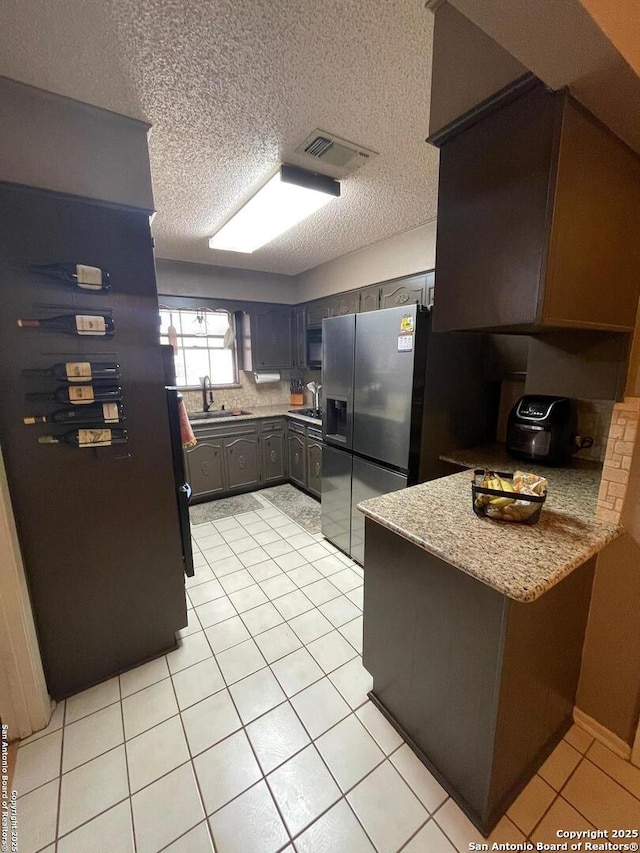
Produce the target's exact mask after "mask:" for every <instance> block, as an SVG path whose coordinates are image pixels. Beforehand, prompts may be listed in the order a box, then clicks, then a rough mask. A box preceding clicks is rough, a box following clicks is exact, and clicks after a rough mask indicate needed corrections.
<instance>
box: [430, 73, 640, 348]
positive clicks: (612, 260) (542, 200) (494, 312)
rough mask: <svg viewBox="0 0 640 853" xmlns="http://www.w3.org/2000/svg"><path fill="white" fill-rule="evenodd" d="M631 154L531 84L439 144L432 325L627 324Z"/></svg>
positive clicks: (535, 327) (639, 234)
mask: <svg viewBox="0 0 640 853" xmlns="http://www.w3.org/2000/svg"><path fill="white" fill-rule="evenodd" d="M639 211H640V160H639V159H638V157H637V156H636V155H635V154H634V153H633V152H632V151H631V150H630V149H629V148H628V147H627V146H626V145H625V144H624V143H623V142H621V141H620V140H619V139H618V138H617V137H616V136H614V135H613V134H612V133H611V132H610V131H609V130H607V128H605V127H604V126H603V125H602V124H600V122H599V121H597V120H596V119H595V118H594V117H593V116H591V115H590V114H589V113H587V112H586V111H585V110H584V109H583V108H582V107H581V106H580V105H579V104H578V103H577V102H576V101H574V100H573V99H572V98H571V97H570V96H569V95H568V94H567V93H566V92H551V91H549V90H547V89H546V88H545V87H543V86H542V84H539V83H538V84H537V85H535V86H533V87H532V88H530V89H529V90H528V91H526V92H525V93H524V94H521V95H520V96H519V97H517V98H515V99H512V100H510V101H509V100H508V99H507V101H506V102H503V104H502V106H499V107H498V108H495V109H494V110H493V111H490V112H489V113H488V114H486V115H484V116H481V117H480V118H478V120H476V121H475V123H471V124H467V125H464V129H463V130H461V131H460V132H457V133H456V132H454V133H452V134H451V135H448V136H445V138H444V140H443V141H441V147H440V184H439V200H438V231H437V243H436V257H437V270H438V292H437V296H436V298H435V308H434V322H433V328H434V330H435V331H452V330H469V329H475V330H480V329H483V330H488V331H502V332H529V333H536V332H541V331H545V330H547V331H548V330H553V329H601V330H607V331H610V332H627V331H630V330H632V329H633V327H634V322H635V317H636V309H637V304H638V287H639V284H640V276H638V267H639V263H638V262H639V260H640V258H639V254H640V215H639Z"/></svg>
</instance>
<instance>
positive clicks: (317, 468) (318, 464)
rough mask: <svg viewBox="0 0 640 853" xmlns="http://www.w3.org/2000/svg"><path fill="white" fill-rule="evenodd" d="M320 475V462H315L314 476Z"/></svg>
mask: <svg viewBox="0 0 640 853" xmlns="http://www.w3.org/2000/svg"><path fill="white" fill-rule="evenodd" d="M319 476H320V463H319V462H316V477H319Z"/></svg>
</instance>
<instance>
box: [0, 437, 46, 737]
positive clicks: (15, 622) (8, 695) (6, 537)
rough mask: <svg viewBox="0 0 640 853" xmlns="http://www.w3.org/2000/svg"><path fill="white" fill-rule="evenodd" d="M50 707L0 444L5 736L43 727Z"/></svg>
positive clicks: (0, 684)
mask: <svg viewBox="0 0 640 853" xmlns="http://www.w3.org/2000/svg"><path fill="white" fill-rule="evenodd" d="M52 707H53V706H52V702H51V699H50V698H49V694H48V693H47V686H46V682H45V678H44V670H43V668H42V660H41V657H40V649H39V647H38V640H37V637H36V628H35V623H34V620H33V612H32V610H31V601H30V599H29V592H28V589H27V581H26V577H25V574H24V566H23V563H22V555H21V553H20V546H19V544H18V535H17V532H16V526H15V519H14V515H13V508H12V506H11V498H10V495H9V487H8V483H7V476H6V472H5V468H4V461H3V459H2V452H1V450H0V717H1V718H2V723H3V724H4V725H7V726H8V727H9V740H16V739H22V738H25V737H28V736H29V735H31V734H33V732H37V731H40V729H43V728H45V726H46V725H47V724H48V722H49V719H50V717H51V711H52Z"/></svg>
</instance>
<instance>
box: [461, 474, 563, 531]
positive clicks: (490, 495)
mask: <svg viewBox="0 0 640 853" xmlns="http://www.w3.org/2000/svg"><path fill="white" fill-rule="evenodd" d="M485 490H487V491H485ZM546 495H547V481H546V479H545V478H544V477H540V476H539V475H538V474H532V473H529V472H526V471H516V472H515V474H514V475H513V478H510V477H509V475H507V474H500V473H497V472H495V471H476V472H475V475H474V489H473V508H474V511H475V513H476V514H477V515H480V516H486V517H487V518H493V519H496V520H499V521H516V522H518V521H519V522H524V523H529V524H535V522H536V521H537V520H538V518H539V516H540V512H541V510H542V504H543V502H544V500H545V498H546Z"/></svg>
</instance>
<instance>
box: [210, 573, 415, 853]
mask: <svg viewBox="0 0 640 853" xmlns="http://www.w3.org/2000/svg"><path fill="white" fill-rule="evenodd" d="M245 568H248V567H245ZM345 568H349V567H347V566H345ZM292 571H294V570H292ZM340 571H341V570H340ZM249 573H250V572H249ZM214 574H215V571H214ZM285 574H286V573H285ZM294 583H295V582H294ZM336 589H337V587H336ZM339 593H340V594H342V595H344V593H342V592H341V591H340V590H339ZM286 594H287V593H285V595H286ZM278 597H282V596H278ZM336 597H337V596H336ZM276 600H277V599H276ZM331 600H333V599H331ZM269 603H272V604H273V600H272V599H269ZM323 603H326V602H323ZM311 604H312V605H313V607H312V608H310V610H309V611H305V612H311V611H312V610H317V611H318V612H319V613H321V614H322V611H320V610H319V608H318V606H317V605H316V604H314V603H313V602H311ZM258 606H261V605H258ZM252 609H255V608H249V610H246V611H243V612H244V613H248V612H250V610H252ZM276 609H277V608H276ZM358 609H359V608H358ZM280 615H282V614H280ZM298 615H304V614H298ZM322 615H324V614H322ZM238 616H239V617H240V620H241V621H242V624H243V625H244V626H245V628H246V630H247V631H248V632H249V635H250V639H251V640H252V641H253V642H254V644H255V645H256V647H257V648H258V651H259V653H260V654H261V655H262V658H263V659H264V660H265V664H266V666H264V667H261V668H260V669H259V670H256V672H261V671H262V670H263V669H268V670H269V671H270V673H271V675H272V676H273V677H274V678H275V680H276V683H277V684H278V685H279V686H280V689H282V685H281V684H280V681H279V680H278V677H277V675H276V673H275V672H274V671H273V669H272V667H271V663H269V662H268V661H267V660H266V658H265V657H264V654H263V653H262V650H261V649H260V647H259V646H258V645H257V643H255V636H259V635H260V633H265V632H264V631H263V632H259V634H257V635H254V634H252V632H251V630H250V629H249V627H248V625H247V624H246V622H245V621H244V619H243V618H242V616H243V613H241V612H239V613H238ZM232 618H233V617H232ZM292 618H296V617H292ZM325 618H326V617H325ZM355 618H356V619H357V618H360V617H355ZM224 621H227V620H223V622H224ZM327 621H330V620H327ZM351 621H355V620H351ZM218 624H222V623H218ZM281 624H285V625H288V624H289V622H288V620H286V619H285V621H284V623H281ZM345 624H347V623H345ZM274 627H279V626H274ZM203 630H205V629H203ZM267 630H271V629H270V628H268V629H267ZM292 630H293V631H294V633H295V629H292ZM331 630H334V631H337V630H338V629H337V628H336V627H335V626H333V625H332V629H331ZM328 633H331V631H328V632H327V634H328ZM327 634H323V635H321V636H320V637H317V638H315V639H321V638H322V637H323V636H327ZM205 636H206V634H205ZM296 636H297V635H296ZM341 636H342V635H341ZM206 639H207V642H208V643H209V646H210V647H211V642H210V641H209V638H208V637H207V638H206ZM298 639H300V638H298ZM344 639H346V638H344ZM314 641H315V640H314ZM314 641H311V642H314ZM242 642H246V640H241V641H240V642H239V643H236V644H234V646H230V647H229V648H235V646H237V645H240V644H241V643H242ZM300 642H301V643H302V646H301V648H303V649H305V650H306V651H308V649H307V643H303V642H302V640H300ZM347 643H349V641H348V640H347ZM349 645H351V643H349ZM223 651H227V649H225V650H223ZM354 651H355V654H354V657H352V658H350V659H349V660H348V661H345V662H344V663H343V664H339V666H337V667H335V668H334V669H333V670H331V672H335V671H336V669H339V668H340V667H341V666H344V665H345V664H346V663H349V662H350V661H352V660H354V659H355V658H356V657H357V658H360V660H361V654H360V652H358V651H357V649H356V650H354ZM211 652H212V654H213V656H214V659H215V658H216V653H215V652H214V651H213V647H211ZM290 654H291V653H290ZM285 657H287V655H283V656H282V657H281V658H277V659H276V661H277V660H282V659H283V658H285ZM311 657H312V658H313V655H311ZM313 659H314V660H315V658H313ZM276 661H273V662H272V663H275V662H276ZM216 662H217V661H216ZM316 664H317V661H316ZM317 665H318V666H319V664H317ZM218 666H219V665H218ZM219 669H220V672H221V675H222V678H223V681H224V683H225V687H226V689H227V691H228V693H229V696H230V698H231V701H232V703H233V705H234V708H235V710H236V713H237V715H238V718H239V720H240V723H241V730H243V731H244V734H245V737H246V738H247V740H248V742H249V745H250V747H251V750H252V753H253V755H254V757H255V760H256V763H257V765H258V767H259V768H260V772H261V773H262V780H258V781H257V782H254V783H253V785H251V786H249V788H246V789H245V790H244V791H242V792H241V793H240V794H237V795H236V796H235V797H233V798H232V799H231V800H229V801H228V802H227V803H225V804H224V805H222V806H220V808H219V809H217V810H216V811H215V812H212V815H213V814H215V813H216V812H217V811H220V810H222V809H223V808H225V807H226V806H227V805H228V804H229V803H231V802H233V801H234V800H235V799H238V798H239V797H241V796H242V794H244V793H246V791H248V790H250V789H251V788H253V787H254V786H255V785H257V784H258V783H259V782H260V781H264V782H265V783H266V785H267V789H268V790H269V793H270V796H271V798H272V800H273V802H274V804H275V807H276V809H277V811H278V814H279V815H280V818H281V820H282V823H283V826H284V827H285V830H286V832H287V834H288V835H289V839H290V841H291V842H293V841H294V838H298V837H299V836H300V835H301V834H302V833H303V832H305V831H306V830H307V829H309V828H310V826H312V825H313V824H314V823H315V822H316V821H317V820H319V819H320V818H321V817H322V816H323V815H324V814H326V813H327V812H328V811H329V810H330V809H331V808H333V806H335V805H336V804H337V803H338V802H340V800H341V799H344V800H345V802H346V803H347V807H348V808H349V809H350V811H351V813H352V814H354V816H355V818H356V820H357V822H358V825H360V826H362V824H361V822H360V820H359V818H358V816H357V815H356V814H355V812H354V811H353V809H352V808H351V805H350V803H349V801H348V800H347V794H348V793H350V792H351V791H352V790H353V789H354V788H355V787H357V785H359V784H360V783H361V782H362V781H364V779H366V778H367V776H369V775H370V774H371V773H373V772H374V770H376V769H377V768H378V767H380V766H382V764H384V762H385V761H387V760H388V759H389V758H390V755H391V754H393V752H392V753H390V755H389V756H387V755H386V754H385V753H384V751H383V750H381V751H382V753H383V758H382V760H381V761H380V762H378V764H376V765H375V767H373V768H371V770H370V771H369V772H368V773H366V774H365V776H363V777H362V779H359V780H358V782H356V783H355V784H354V785H353V786H352V787H351V788H350V789H349V790H348V791H347V792H344V793H343V792H342V789H341V787H340V785H339V783H338V780H337V779H336V778H335V776H334V775H333V773H332V772H331V769H330V768H329V766H328V765H327V764H326V762H325V761H324V758H323V757H322V754H321V753H320V750H319V749H318V747H317V745H316V740H317V738H316V739H314V738H313V737H312V735H311V733H310V732H309V730H308V729H307V727H306V725H305V723H304V721H303V720H302V718H301V717H300V716H299V714H298V712H297V710H296V708H295V706H294V705H293V703H292V702H291V699H292V698H293V697H294V696H297V695H299V693H302V692H303V691H304V690H306V689H307V688H308V687H311V686H313V684H317V683H319V682H320V681H322V679H323V678H327V679H328V680H329V682H330V683H331V684H332V686H333V688H334V689H336V691H337V692H338V694H339V695H341V694H340V691H339V690H337V688H336V687H335V685H334V684H333V682H331V679H330V678H329V675H330V673H327V672H324V670H322V667H321V666H320V669H321V670H322V673H323V674H322V676H321V677H320V678H319V679H317V680H316V681H314V682H311V684H308V685H306V686H305V687H303V688H302V689H301V690H299V691H298V692H297V693H294V694H292V695H291V696H288V695H287V694H286V693H284V691H283V693H284V695H285V699H284V700H283V701H282V702H280V703H278V704H277V705H275V706H274V707H272V708H270V709H269V710H267V711H265V712H264V713H263V714H260V715H258V717H256V718H255V719H253V720H250V721H249V722H248V723H244V721H243V720H242V716H241V715H240V713H239V710H238V708H237V705H236V703H235V700H234V698H233V694H232V693H231V690H230V688H231V687H232V686H233V685H234V684H238V683H240V682H241V681H243V680H244V679H243V678H241V679H238V680H237V681H234V682H231V683H229V682H227V678H226V676H225V675H224V672H223V671H222V669H221V668H220V667H219ZM254 674H255V673H249V675H247V676H244V678H249V677H250V676H251V675H254ZM342 699H343V701H344V702H345V704H346V705H347V707H348V708H349V713H348V714H347V715H346V716H345V717H343V718H341V719H340V720H338V721H336V722H335V723H334V724H333V725H331V726H330V727H329V728H328V729H327V730H326V731H324V732H322V733H321V735H318V737H321V736H322V735H325V734H327V732H329V731H331V730H332V729H333V728H335V727H336V726H338V725H339V724H340V723H342V722H344V720H345V719H348V718H349V717H350V716H351V715H354V716H356V718H357V719H358V721H359V722H360V724H361V725H362V726H363V728H364V729H365V731H366V732H367V734H368V735H369V737H371V739H372V740H373V741H374V743H375V742H376V741H375V738H373V736H372V735H371V733H370V732H369V731H368V730H367V728H366V726H364V725H363V724H362V721H361V720H360V719H359V718H358V717H357V715H356V710H357V709H358V708H361V707H362V706H363V705H365V704H366V700H365V702H363V703H362V704H361V705H359V706H358V708H356V709H354V708H352V707H351V706H350V705H349V703H348V702H346V700H345V699H344V697H342ZM201 701H204V700H201ZM195 704H197V703H195ZM285 704H287V705H289V707H290V708H291V709H292V710H293V713H294V714H295V716H296V718H297V719H298V720H299V722H300V724H301V725H302V728H303V730H304V731H305V733H306V734H307V736H308V738H309V741H310V742H309V743H308V744H305V746H303V747H301V749H299V750H298V751H297V752H295V753H294V754H293V755H290V756H288V757H287V758H286V759H285V761H283V762H281V763H280V764H279V765H277V767H274V768H272V770H270V771H269V774H265V773H264V771H263V770H262V766H261V764H260V761H259V759H258V756H257V753H256V752H255V749H254V746H253V743H252V741H251V738H250V737H249V734H248V732H247V731H246V729H247V726H249V725H250V724H251V723H253V722H255V721H256V720H258V719H260V718H261V717H263V716H266V715H267V714H269V713H271V711H274V710H275V709H276V708H279V707H281V706H282V705H285ZM236 731H239V730H236ZM233 734H235V732H232V733H231V734H230V735H227V737H225V738H222V739H221V740H220V741H218V743H222V742H223V741H224V740H227V739H228V738H229V737H231V736H232V735H233ZM217 745H218V744H214V745H213V746H212V747H209V749H212V748H214V747H215V746H217ZM309 746H313V747H314V749H315V753H316V754H317V755H318V757H319V758H320V761H321V762H322V766H323V767H325V768H326V770H327V772H328V773H329V775H330V777H331V779H333V780H334V783H335V784H336V787H337V789H338V791H339V792H340V797H339V799H338V800H337V801H336V802H334V803H332V804H331V805H330V806H329V807H328V808H327V809H325V810H324V811H323V812H322V813H320V814H319V815H316V816H315V817H314V819H313V820H312V821H311V822H310V823H309V824H308V825H307V826H305V827H304V828H303V829H302V830H301V831H300V832H299V833H297V834H296V835H295V836H293V835H292V834H291V832H290V831H289V828H288V826H287V824H286V821H285V820H284V816H283V814H282V812H281V811H280V807H279V805H278V802H277V800H276V798H275V796H274V794H273V791H272V789H271V785H270V784H269V779H268V775H270V774H271V773H273V772H275V771H276V770H277V769H279V768H280V767H282V766H283V765H284V764H286V763H287V762H288V761H291V760H292V759H293V758H295V757H296V756H297V755H299V754H300V753H301V752H303V751H304V750H305V749H307V748H308V747H309ZM398 748H399V747H398ZM206 751H207V750H203V752H201V753H199V755H202V754H204V752H206ZM394 752H395V750H394ZM396 772H397V771H396ZM398 775H399V776H400V778H401V779H402V780H403V782H404V783H405V784H406V785H407V787H408V788H409V790H410V791H411V793H412V794H413V795H414V797H416V799H417V800H418V802H420V803H421V801H420V799H419V798H418V797H417V795H416V794H415V792H414V791H413V789H412V788H411V786H410V785H409V783H408V782H407V781H406V780H405V779H404V777H403V776H402V775H401V774H398ZM209 817H210V816H208V818H209ZM362 829H363V831H364V832H365V835H366V837H367V838H369V835H368V833H367V832H366V829H365V828H364V826H362ZM372 843H373V842H372ZM286 846H287V845H285V847H286ZM374 847H375V845H374Z"/></svg>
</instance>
